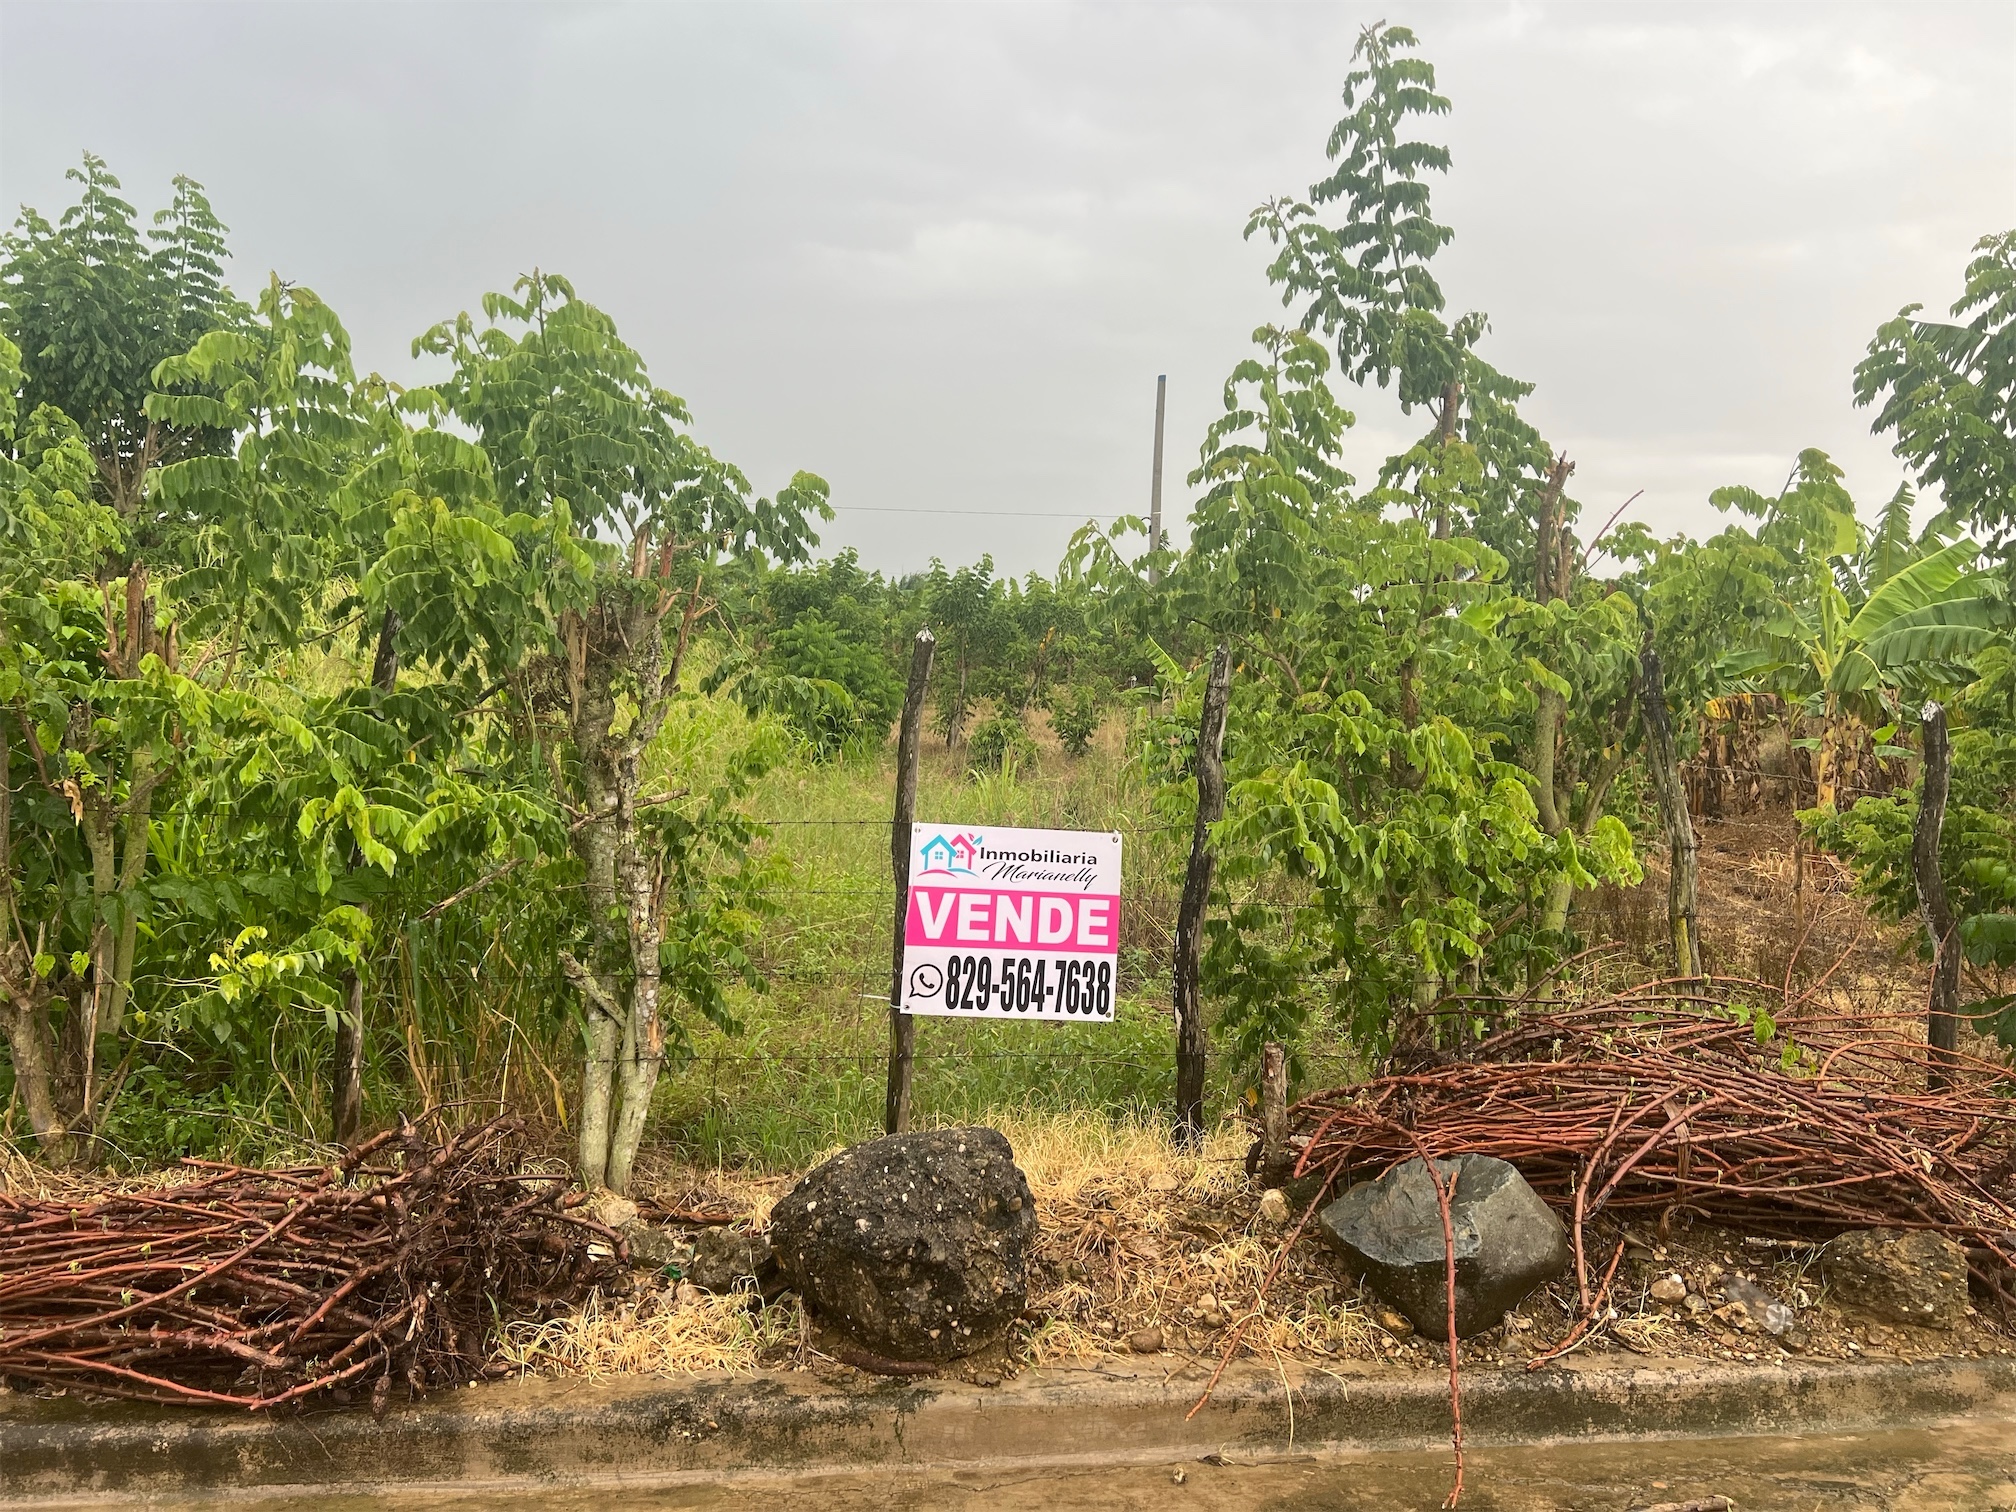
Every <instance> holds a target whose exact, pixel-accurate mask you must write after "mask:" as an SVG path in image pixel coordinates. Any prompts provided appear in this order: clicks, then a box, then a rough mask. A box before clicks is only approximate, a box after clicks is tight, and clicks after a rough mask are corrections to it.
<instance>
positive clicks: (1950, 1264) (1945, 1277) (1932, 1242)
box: [1820, 1229, 1967, 1328]
mask: <svg viewBox="0 0 2016 1512" xmlns="http://www.w3.org/2000/svg"><path fill="white" fill-rule="evenodd" d="M1820 1271H1821V1274H1822V1275H1824V1276H1825V1277H1826V1278H1827V1287H1828V1290H1829V1291H1830V1292H1831V1293H1832V1294H1833V1297H1834V1300H1835V1301H1836V1302H1840V1303H1843V1304H1845V1305H1847V1306H1849V1307H1855V1308H1860V1309H1861V1310H1862V1311H1863V1312H1866V1313H1869V1314H1871V1315H1872V1316H1874V1317H1878V1318H1881V1319H1883V1320H1884V1321H1885V1322H1886V1323H1916V1324H1918V1325H1919V1326H1920V1327H1921V1328H1951V1327H1952V1326H1953V1325H1954V1324H1956V1323H1958V1322H1959V1321H1960V1320H1961V1319H1962V1318H1963V1317H1965V1316H1966V1315H1967V1252H1966V1251H1965V1250H1963V1249H1962V1248H1960V1246H1959V1245H1957V1244H1955V1243H1954V1242H1953V1241H1952V1240H1951V1239H1948V1238H1947V1237H1946V1236H1945V1235H1943V1234H1934V1233H1929V1232H1927V1231H1926V1230H1924V1229H1915V1230H1910V1231H1906V1230H1903V1229H1856V1230H1855V1231H1854V1232H1852V1233H1847V1234H1843V1235H1841V1236H1840V1237H1839V1238H1838V1239H1835V1240H1834V1241H1833V1242H1832V1243H1830V1244H1829V1245H1828V1246H1827V1248H1826V1250H1825V1251H1823V1252H1822V1254H1821V1256H1820Z"/></svg>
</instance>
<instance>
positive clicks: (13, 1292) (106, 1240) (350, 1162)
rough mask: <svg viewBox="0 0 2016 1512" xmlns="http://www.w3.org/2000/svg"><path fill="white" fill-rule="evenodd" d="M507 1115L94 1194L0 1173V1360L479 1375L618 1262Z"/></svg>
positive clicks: (208, 1394) (272, 1397)
mask: <svg viewBox="0 0 2016 1512" xmlns="http://www.w3.org/2000/svg"><path fill="white" fill-rule="evenodd" d="M521 1128H522V1126H521V1125H520V1124H519V1122H518V1121H517V1120H515V1119H508V1118H500V1119H497V1120H494V1121H493V1122H491V1123H488V1124H485V1125H483V1126H482V1127H480V1128H475V1129H469V1130H465V1131H463V1132H461V1133H458V1134H452V1135H450V1136H449V1137H447V1138H446V1139H445V1140H444V1141H443V1142H442V1143H441V1144H439V1145H438V1146H437V1145H432V1144H430V1143H429V1142H428V1141H426V1140H425V1139H423V1138H422V1137H420V1135H419V1134H418V1133H417V1132H416V1131H415V1130H414V1129H413V1128H412V1127H411V1126H410V1125H407V1126H405V1127H403V1128H401V1129H396V1130H392V1131H389V1132H387V1133H385V1134H381V1135H379V1136H377V1137H376V1138H374V1139H370V1140H367V1141H366V1142H365V1143H363V1144H361V1145H358V1146H357V1147H355V1148H354V1149H352V1150H350V1151H348V1152H347V1153H346V1154H345V1155H344V1156H343V1158H342V1159H341V1160H340V1161H339V1162H337V1163H336V1164H332V1165H329V1166H302V1167H296V1168H293V1169H288V1170H273V1171H262V1170H246V1169H242V1168H240V1167H236V1166H226V1165H218V1164H214V1163H211V1162H205V1161H189V1162H186V1163H185V1164H186V1165H187V1166H188V1167H190V1168H192V1171H193V1179H191V1180H190V1181H188V1182H186V1183H184V1184H182V1185H180V1186H171V1187H165V1188H160V1189H157V1190H153V1191H124V1192H117V1193H108V1194H105V1195H102V1196H100V1197H97V1198H96V1199H94V1200H91V1201H86V1202H64V1201H52V1200H47V1199H39V1200H22V1199H18V1198H14V1197H10V1196H7V1195H6V1194H4V1193H0V1376H5V1377H8V1378H11V1379H14V1380H17V1381H22V1382H34V1383H39V1384H41V1385H44V1386H55V1387H67V1388H70V1389H72V1390H79V1391H86V1392H93V1393H98V1394H101V1395H105V1396H117V1397H131V1398H136V1399H138V1400H142V1401H151V1402H174V1403H192V1404H200V1403H210V1404H214V1405H221V1406H232V1407H247V1408H271V1407H277V1406H279V1405H281V1404H283V1403H287V1402H295V1401H299V1400H301V1399H303V1398H305V1397H309V1396H312V1395H315V1394H316V1393H322V1392H328V1393H333V1394H334V1395H335V1396H336V1397H337V1398H338V1399H344V1398H347V1397H348V1395H349V1393H350V1392H352V1391H355V1390H362V1389H368V1390H369V1392H370V1396H371V1401H372V1403H373V1405H374V1407H382V1406H383V1404H384V1402H385V1400H386V1398H387V1396H388V1395H389V1394H390V1392H391V1391H392V1389H393V1387H394V1385H395V1384H400V1385H404V1386H406V1387H407V1388H408V1389H410V1390H411V1391H413V1392H416V1393H417V1392H420V1391H424V1390H425V1389H427V1388H428V1387H430V1386H441V1385H448V1384H453V1383H457V1382H462V1381H467V1380H470V1379H473V1378H474V1377H476V1376H477V1375H479V1374H481V1373H482V1371H483V1369H484V1365H485V1361H486V1359H487V1357H488V1354H489V1348H490V1342H491V1340H492V1338H493V1336H494V1334H495V1332H496V1330H497V1329H498V1328H499V1327H501V1326H503V1325H504V1324H506V1323H509V1322H511V1321H513V1320H515V1319H520V1318H525V1317H531V1316H537V1315H538V1314H540V1313H542V1312H544V1311H547V1310H550V1309H552V1308H554V1307H558V1306H561V1305H564V1304H566V1303H569V1302H572V1301H574V1300H576V1299H578V1298H579V1297H581V1296H582V1295H584V1294H585V1293H586V1291H587V1290H588V1288H589V1287H591V1286H593V1285H595V1284H597V1283H598V1282H602V1281H606V1280H608V1279H610V1278H611V1277H612V1276H613V1275H614V1273H615V1270H616V1268H617V1266H618V1264H619V1258H620V1255H621V1240H620V1239H619V1238H618V1237H617V1236H616V1235H615V1234H613V1233H611V1232H610V1231H609V1230H608V1229H606V1228H604V1227H602V1226H601V1225H599V1224H597V1223H594V1222H592V1221H591V1220H589V1219H588V1218H586V1217H584V1216H581V1215H579V1214H577V1213H574V1212H570V1211H568V1210H567V1209H568V1204H569V1200H570V1199H569V1196H568V1192H567V1185H568V1182H567V1178H566V1177H565V1176H563V1175H547V1174H537V1173H530V1172H527V1171H526V1170H525V1169H524V1160H523V1156H522V1151H521V1147H520V1144H519V1139H518V1136H519V1134H520V1132H521Z"/></svg>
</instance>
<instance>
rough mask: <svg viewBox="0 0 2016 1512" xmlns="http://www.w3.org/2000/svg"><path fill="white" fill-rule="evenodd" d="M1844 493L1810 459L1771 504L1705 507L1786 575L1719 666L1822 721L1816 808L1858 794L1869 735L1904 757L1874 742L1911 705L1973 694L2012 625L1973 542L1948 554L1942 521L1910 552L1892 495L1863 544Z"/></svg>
mask: <svg viewBox="0 0 2016 1512" xmlns="http://www.w3.org/2000/svg"><path fill="white" fill-rule="evenodd" d="M1840 479H1841V473H1840V469H1838V468H1837V467H1835V466H1834V465H1833V463H1832V462H1830V461H1828V459H1827V457H1826V455H1825V454H1824V453H1822V452H1818V451H1806V452H1803V453H1801V454H1800V458H1799V462H1798V464H1797V466H1796V467H1795V468H1794V470H1793V477H1792V480H1791V481H1790V482H1789V483H1788V486H1787V487H1786V489H1785V490H1784V492H1782V493H1781V494H1780V495H1779V496H1778V498H1776V499H1772V500H1766V499H1763V498H1762V497H1761V496H1759V495H1757V494H1756V493H1755V492H1753V491H1752V490H1749V489H1721V490H1718V491H1717V493H1716V494H1715V495H1714V496H1713V498H1714V501H1715V502H1716V503H1718V504H1720V505H1723V506H1724V507H1735V508H1738V509H1741V510H1743V511H1744V512H1745V513H1750V514H1755V515H1758V516H1761V519H1762V523H1761V524H1760V526H1759V528H1758V530H1757V531H1756V533H1755V536H1754V538H1752V539H1753V540H1754V542H1755V544H1756V545H1757V546H1758V547H1759V548H1761V549H1762V551H1763V552H1764V553H1765V554H1766V555H1767V557H1769V558H1775V560H1776V561H1777V562H1778V563H1782V564H1783V567H1784V570H1783V571H1781V572H1779V573H1777V574H1775V576H1776V579H1777V583H1776V592H1775V594H1774V595H1773V598H1772V602H1771V603H1770V606H1769V609H1768V611H1767V613H1766V614H1765V616H1764V618H1763V620H1762V623H1761V625H1760V626H1759V634H1758V637H1757V641H1756V643H1755V644H1754V645H1752V646H1750V647H1748V648H1746V649H1744V650H1742V651H1740V652H1737V653H1736V654H1734V655H1732V656H1731V657H1729V658H1727V659H1726V660H1725V662H1724V664H1723V667H1722V671H1723V674H1724V676H1725V678H1726V679H1727V680H1728V681H1730V682H1731V683H1732V684H1735V685H1737V686H1742V685H1746V684H1747V685H1749V686H1751V687H1760V688H1769V689H1771V690H1773V691H1776V692H1779V693H1782V694H1785V695H1786V696H1788V697H1790V698H1792V699H1794V700H1796V701H1798V702H1799V703H1800V704H1801V705H1802V706H1803V707H1804V708H1805V710H1806V712H1807V713H1808V714H1809V715H1811V716H1813V717H1815V718H1817V719H1818V720H1819V723H1820V734H1819V736H1818V738H1817V739H1816V740H1814V741H1813V744H1812V749H1814V751H1815V753H1816V754H1815V761H1814V774H1815V787H1816V797H1815V801H1816V804H1817V806H1818V807H1820V808H1832V807H1835V806H1836V804H1837V800H1838V798H1839V796H1840V793H1841V790H1842V788H1843V787H1844V786H1852V785H1853V781H1854V776H1855V772H1854V763H1855V761H1856V756H1857V752H1858V751H1859V749H1860V744H1861V742H1860V737H1861V735H1862V734H1863V733H1864V732H1865V731H1868V732H1873V733H1874V734H1875V735H1876V736H1877V737H1878V738H1877V749H1878V753H1879V754H1891V753H1895V754H1902V751H1901V749H1899V748H1896V747H1888V746H1886V745H1884V744H1883V741H1884V740H1885V739H1887V737H1888V735H1889V734H1890V733H1891V732H1893V731H1894V729H1895V727H1896V725H1897V724H1898V723H1899V721H1900V718H1901V711H1902V709H1903V707H1904V706H1905V704H1906V703H1907V701H1908V700H1909V699H1910V698H1913V697H1915V696H1917V695H1920V694H1926V693H1930V692H1933V691H1935V690H1938V689H1952V688H1955V687H1959V686H1964V685H1965V684H1966V683H1969V682H1971V681H1972V680H1973V673H1972V671H1971V670H1970V668H1969V665H1968V664H1969V662H1970V661H1971V660H1972V658H1974V657H1975V656H1977V655H1978V654H1979V653H1980V652H1982V651H1984V650H1986V649H1987V648H1988V647H1989V646H1990V645H1992V644H1994V643H1995V641H1996V640H1997V638H1998V637H1999V636H2001V635H2002V634H2003V633H2004V630H2005V628H2006V626H2007V624H2008V606H2007V601H2006V599H2005V598H2004V596H2003V595H2002V594H2001V592H2000V591H1999V585H1998V583H1997V581H1996V580H1995V579H1994V578H1993V577H1992V576H1991V575H1990V574H1988V573H1986V572H1983V571H1979V570H1977V564H1978V562H1979V558H1980V552H1981V548H1980V546H1979V544H1978V543H1977V542H1975V541H1973V540H1968V539H1961V540H1957V541H1948V540H1946V539H1945V533H1946V531H1947V530H1948V529H1949V528H1950V527H1949V526H1948V524H1947V522H1946V521H1945V519H1944V518H1943V517H1942V518H1940V519H1935V520H1934V521H1933V522H1932V524H1931V525H1929V526H1928V527H1927V528H1926V529H1925V530H1924V531H1923V532H1922V533H1921V534H1920V535H1919V536H1918V537H1917V538H1916V540H1915V541H1914V540H1910V539H1909V536H1908V520H1909V508H1910V498H1909V495H1908V494H1907V493H1905V492H1903V491H1901V490H1900V492H1899V494H1898V495H1897V496H1896V497H1894V498H1893V499H1892V500H1891V502H1890V504H1889V505H1888V506H1886V507H1885V509H1884V511H1883V513H1882V515H1881V517H1880V518H1879V521H1878V524H1877V528H1876V529H1875V530H1874V531H1873V532H1871V531H1865V530H1864V528H1863V527H1862V525H1861V524H1860V522H1859V521H1858V520H1857V518H1856V515H1855V506H1854V501H1853V499H1852V498H1850V497H1849V495H1848V492H1847V490H1846V489H1845V488H1844V487H1843V486H1842V485H1841V481H1840ZM1738 533H1741V532H1738ZM1907 543H1908V544H1907ZM1766 570H1767V571H1768V570H1769V567H1768V566H1767V568H1766Z"/></svg>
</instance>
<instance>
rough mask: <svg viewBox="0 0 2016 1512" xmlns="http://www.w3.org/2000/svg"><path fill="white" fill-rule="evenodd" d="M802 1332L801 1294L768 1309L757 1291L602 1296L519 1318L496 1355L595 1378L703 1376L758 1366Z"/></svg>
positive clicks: (510, 1363) (534, 1369)
mask: <svg viewBox="0 0 2016 1512" xmlns="http://www.w3.org/2000/svg"><path fill="white" fill-rule="evenodd" d="M691 1290H692V1289H691V1288H688V1291H689V1292H691ZM668 1300H669V1299H668ZM797 1337H798V1305H797V1303H796V1301H795V1300H794V1301H791V1302H788V1303H786V1304H783V1305H779V1306H773V1307H764V1306H762V1305H761V1304H760V1303H758V1302H757V1301H756V1299H754V1298H753V1297H745V1296H740V1295H737V1296H728V1297H716V1296H709V1295H707V1294H706V1293H699V1294H697V1295H691V1296H689V1297H688V1299H687V1300H686V1301H684V1302H676V1301H675V1302H673V1304H672V1305H670V1306H666V1305H663V1302H661V1299H660V1298H659V1297H658V1296H656V1295H652V1296H647V1297H646V1298H644V1299H643V1300H642V1301H641V1302H640V1301H620V1302H619V1301H613V1300H611V1299H610V1298H607V1297H603V1296H600V1295H596V1296H592V1297H590V1298H589V1299H588V1302H587V1305H586V1306H584V1307H582V1308H581V1310H580V1311H578V1312H574V1313H569V1314H566V1315H564V1316H562V1317H558V1318H553V1319H550V1320H548V1321H546V1322H544V1323H517V1324H513V1325H512V1326H511V1327H510V1328H508V1329H506V1331H505V1333H504V1336H503V1337H502V1338H501V1339H500V1340H499V1341H498V1344H497V1348H496V1350H495V1351H494V1354H493V1359H494V1360H495V1361H496V1363H498V1364H500V1365H503V1366H507V1367H509V1368H510V1369H513V1370H516V1371H519V1372H521V1373H524V1374H527V1375H564V1376H578V1377H582V1378H584V1379H587V1380H591V1381H594V1380H601V1379H603V1378H605V1377H607V1376H612V1375H662V1376H682V1375H699V1374H702V1373H705V1372H713V1371H722V1370H754V1369H755V1368H756V1367H757V1366H758V1365H759V1364H761V1363H763V1360H764V1357H765V1355H766V1354H768V1353H774V1352H776V1351H778V1350H780V1349H782V1348H784V1347H785V1346H786V1345H788V1344H789V1343H791V1342H792V1341H794V1340H795V1339H796V1338H797Z"/></svg>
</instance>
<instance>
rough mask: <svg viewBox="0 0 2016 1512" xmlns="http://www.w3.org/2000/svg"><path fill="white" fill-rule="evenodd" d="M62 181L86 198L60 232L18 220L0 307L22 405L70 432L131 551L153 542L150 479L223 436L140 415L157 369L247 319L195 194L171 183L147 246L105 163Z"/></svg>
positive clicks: (180, 181) (214, 224) (218, 237)
mask: <svg viewBox="0 0 2016 1512" xmlns="http://www.w3.org/2000/svg"><path fill="white" fill-rule="evenodd" d="M69 177H70V178H71V179H72V180H73V181H74V182H76V183H77V184H79V185H81V186H82V187H81V191H80V193H79V195H78V198H77V202H76V203H75V204H74V205H72V206H70V208H69V209H67V210H65V211H64V212H63V214H62V216H61V217H60V218H59V220H58V222H57V223H56V224H55V225H53V226H52V225H51V224H50V223H49V222H48V220H46V219H45V218H44V217H43V216H41V215H39V214H37V213H36V212H35V211H33V210H28V209H24V210H23V211H22V213H21V219H20V222H19V223H18V225H17V226H16V229H15V230H14V231H13V233H11V234H10V235H9V236H8V237H7V239H6V243H5V246H4V250H0V255H4V259H5V265H4V271H0V300H4V302H5V319H6V324H7V329H8V334H9V335H11V336H12V337H13V338H14V340H15V342H16V343H17V345H18V346H19V348H20V350H21V352H22V355H23V366H24V374H23V384H22V396H21V397H22V402H23V403H24V405H25V406H26V407H27V409H28V410H29V411H31V412H32V411H33V410H35V409H37V408H40V407H41V406H43V405H48V406H50V407H51V408H53V409H56V410H59V411H61V412H62V413H63V414H65V415H67V416H69V417H70V419H71V420H73V421H75V422H76V424H77V426H78V429H79V431H80V433H81V434H82V436H83V438H84V441H85V444H86V446H87V447H88V448H89V449H90V452H91V457H92V461H93V463H94V464H95V466H96V469H97V477H96V479H95V480H94V487H95V490H96V492H97V494H98V497H99V499H100V500H101V502H103V503H106V504H109V505H111V506H112V508H113V509H114V510H116V511H117V512H118V514H119V516H120V517H121V518H122V519H123V520H125V521H127V522H128V523H129V525H131V526H133V527H134V529H135V531H136V535H135V538H134V539H133V541H132V545H134V546H135V547H137V548H139V549H140V550H141V551H143V552H144V551H146V550H147V549H148V547H149V546H150V545H151V544H152V543H151V540H150V537H151V536H152V535H153V534H154V531H153V530H151V529H150V528H149V525H150V523H151V522H149V521H148V520H147V519H146V518H145V515H146V510H147V490H146V480H147V475H148V473H149V471H150V470H151V469H152V468H154V467H155V466H156V465H158V464H160V463H163V462H170V461H175V460H177V459H180V458H184V457H189V456H193V455H197V454H199V453H202V452H206V451H213V450H216V449H217V448H218V446H219V444H220V443H221V442H222V441H223V440H224V439H225V438H224V437H222V436H220V435H219V433H218V432H217V431H216V429H215V428H213V427H209V426H202V425H173V424H168V423H166V422H164V421H162V420H161V419H159V418H158V417H155V416H151V415H149V414H147V412H146V402H147V398H148V395H149V394H151V393H152V392H153V391H154V382H153V374H154V369H155V366H156V365H157V364H158V363H160V362H162V361H163V360H165V359H167V358H170V357H179V356H180V355H181V354H182V353H184V352H186V351H187V350H188V349H189V348H190V347H191V346H192V345H193V344H194V343H195V341H196V339H197V338H198V337H199V336H202V335H203V334H204V333H205V332H207V331H210V330H213V329H216V328H218V327H223V326H230V325H234V324H236V323H238V322H239V321H240V320H242V319H243V318H244V315H245V313H246V312H245V310H244V307H243V306H242V305H241V304H240V303H239V302H238V301H237V300H236V299H235V298H234V297H233V296H232V294H231V293H230V291H229V290H228V289H227V288H226V287H225V286H224V279H223V262H224V258H225V256H226V251H225V243H224V237H225V234H226V228H225V227H224V225H223V224H222V223H221V222H219V221H218V219H217V217H216V215H215V213H214V212H213V211H212V210H211V208H210V202H209V200H208V199H207V198H206V197H205V195H204V193H203V186H202V185H201V184H198V183H197V182H196V181H195V180H194V179H189V178H180V177H178V178H177V179H176V180H175V197H174V200H173V202H172V203H171V204H170V205H169V207H168V208H167V209H165V210H163V211H161V212H160V213H159V214H158V215H156V216H155V218H154V226H153V228H152V229H151V230H150V231H149V232H148V233H147V234H146V235H145V236H144V237H143V236H142V235H141V233H140V230H139V228H138V226H137V225H136V223H135V216H136V212H135V210H134V208H133V206H132V205H130V204H129V203H127V202H126V201H125V200H123V199H121V198H120V197H119V188H120V185H119V180H118V179H116V178H114V177H113V176H112V174H111V172H110V171H109V170H108V169H107V168H106V166H105V163H104V161H103V160H102V159H100V158H96V157H93V156H91V155H90V154H88V153H87V154H86V155H85V158H84V166H83V167H82V168H73V169H71V170H70V173H69ZM149 242H151V243H152V246H151V247H150V246H149V245H148V243H149Z"/></svg>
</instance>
